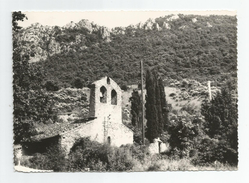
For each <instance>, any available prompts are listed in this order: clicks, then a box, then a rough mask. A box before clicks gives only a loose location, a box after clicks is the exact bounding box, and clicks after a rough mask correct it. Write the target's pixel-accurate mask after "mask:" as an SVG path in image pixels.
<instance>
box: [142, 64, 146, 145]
mask: <svg viewBox="0 0 249 183" xmlns="http://www.w3.org/2000/svg"><path fill="white" fill-rule="evenodd" d="M143 70H144V69H143V60H141V97H142V101H141V102H142V143H143V145H144V144H145V143H144V92H143V90H144V86H143V85H144V84H143V83H144V82H143V75H144V74H143Z"/></svg>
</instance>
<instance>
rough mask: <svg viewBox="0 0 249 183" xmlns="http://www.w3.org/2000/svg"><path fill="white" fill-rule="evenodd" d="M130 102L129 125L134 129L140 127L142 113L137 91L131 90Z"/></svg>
mask: <svg viewBox="0 0 249 183" xmlns="http://www.w3.org/2000/svg"><path fill="white" fill-rule="evenodd" d="M129 101H130V102H131V115H132V118H131V123H132V125H133V126H134V127H139V128H140V127H141V124H140V120H141V113H142V105H141V96H140V95H139V93H138V90H133V92H132V94H131V97H130V99H129Z"/></svg>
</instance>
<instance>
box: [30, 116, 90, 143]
mask: <svg viewBox="0 0 249 183" xmlns="http://www.w3.org/2000/svg"><path fill="white" fill-rule="evenodd" d="M93 120H94V118H88V119H80V120H76V121H74V122H64V123H53V124H42V125H39V126H37V127H36V128H35V129H36V131H37V132H38V134H37V135H34V136H32V137H31V141H40V140H43V139H47V138H52V137H55V136H60V135H61V134H63V133H66V132H68V131H70V130H73V129H76V128H80V127H82V126H83V125H85V124H87V123H91V122H93Z"/></svg>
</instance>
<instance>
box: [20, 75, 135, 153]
mask: <svg viewBox="0 0 249 183" xmlns="http://www.w3.org/2000/svg"><path fill="white" fill-rule="evenodd" d="M52 125H53V126H49V125H48V126H46V128H47V129H46V130H44V132H43V133H41V134H39V135H37V136H36V137H34V138H33V142H31V143H26V144H25V143H24V150H25V149H26V150H27V151H29V152H33V153H34V152H42V151H45V148H46V147H47V146H49V144H54V143H59V144H60V145H61V147H63V148H65V149H66V151H67V152H69V151H70V149H71V147H72V146H73V144H74V142H75V141H76V140H77V139H79V138H81V137H90V139H91V140H93V141H97V142H100V143H108V144H110V145H113V146H121V145H123V144H132V143H133V131H132V130H130V129H129V128H128V127H126V126H125V125H124V124H123V123H122V90H121V89H120V87H119V86H118V84H117V83H116V82H115V81H113V80H112V79H111V78H109V77H104V78H102V79H100V80H98V81H95V82H94V83H92V84H91V86H90V109H89V118H88V119H87V120H82V121H80V122H73V123H67V124H52ZM37 148H38V149H39V148H40V149H39V150H38V149H37Z"/></svg>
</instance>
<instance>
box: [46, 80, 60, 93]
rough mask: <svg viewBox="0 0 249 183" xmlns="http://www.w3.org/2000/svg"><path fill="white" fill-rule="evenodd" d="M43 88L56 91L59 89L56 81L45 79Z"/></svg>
mask: <svg viewBox="0 0 249 183" xmlns="http://www.w3.org/2000/svg"><path fill="white" fill-rule="evenodd" d="M45 88H46V90H47V91H58V90H59V89H60V88H59V86H58V83H57V82H55V81H47V82H46V83H45Z"/></svg>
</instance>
